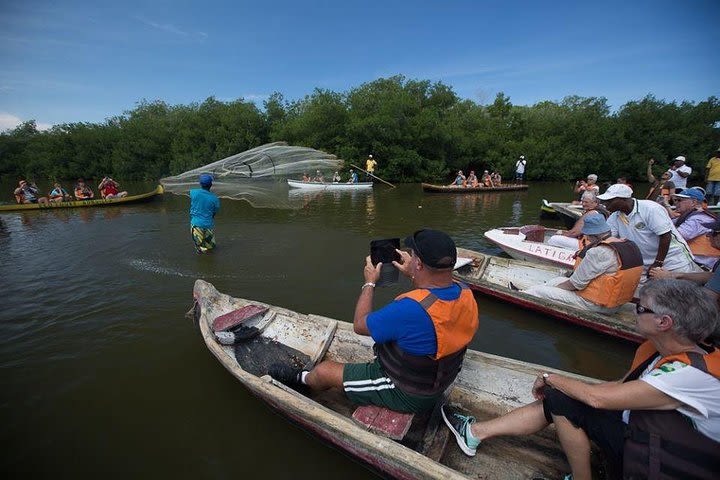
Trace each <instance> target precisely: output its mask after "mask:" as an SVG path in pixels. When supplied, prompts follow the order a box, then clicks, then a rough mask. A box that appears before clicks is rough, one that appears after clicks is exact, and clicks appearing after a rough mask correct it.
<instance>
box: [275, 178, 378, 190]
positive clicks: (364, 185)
mask: <svg viewBox="0 0 720 480" xmlns="http://www.w3.org/2000/svg"><path fill="white" fill-rule="evenodd" d="M287 183H288V185H289V186H290V188H299V189H302V190H315V191H321V190H349V191H352V190H370V189H372V188H373V183H372V182H359V183H320V182H303V181H301V180H290V179H288V181H287Z"/></svg>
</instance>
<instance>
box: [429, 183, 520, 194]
mask: <svg viewBox="0 0 720 480" xmlns="http://www.w3.org/2000/svg"><path fill="white" fill-rule="evenodd" d="M422 189H423V191H425V192H434V193H490V192H513V191H516V190H527V189H528V185H505V186H502V187H456V186H454V185H451V186H448V185H433V184H431V183H423V184H422Z"/></svg>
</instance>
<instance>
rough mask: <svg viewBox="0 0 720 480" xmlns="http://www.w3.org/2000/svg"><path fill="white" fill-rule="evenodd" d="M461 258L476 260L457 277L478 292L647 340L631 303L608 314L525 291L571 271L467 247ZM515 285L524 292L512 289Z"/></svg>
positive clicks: (621, 335)
mask: <svg viewBox="0 0 720 480" xmlns="http://www.w3.org/2000/svg"><path fill="white" fill-rule="evenodd" d="M458 256H461V257H465V258H471V259H472V260H473V261H472V263H470V264H468V265H466V266H465V267H462V268H460V269H458V270H456V271H455V272H454V277H455V278H456V279H458V280H461V281H463V282H465V283H467V284H468V285H469V286H470V288H471V289H473V290H475V291H477V292H480V293H482V294H485V295H489V296H492V297H495V298H497V299H499V300H502V301H505V302H509V303H512V304H515V305H518V306H520V307H523V308H527V309H529V310H535V311H537V312H540V313H544V314H546V315H548V316H550V317H553V318H557V319H560V320H565V321H568V322H571V323H574V324H576V325H580V326H583V327H587V328H590V329H593V330H596V331H598V332H601V333H605V334H607V335H612V336H614V337H618V338H623V339H625V340H630V341H632V342H636V343H641V342H642V341H643V338H642V337H641V336H640V335H638V334H637V332H636V331H635V309H634V305H633V304H631V303H628V304H625V305H623V306H622V307H621V308H620V310H618V312H616V313H615V314H612V315H605V314H602V313H595V312H589V311H587V310H583V309H579V308H576V307H571V306H569V305H565V304H564V303H559V302H554V301H551V300H545V299H541V298H537V297H533V296H531V295H528V294H526V293H523V292H522V290H523V289H526V288H529V287H531V286H533V285H540V284H544V283H545V282H547V281H548V280H550V279H552V278H555V277H558V276H561V275H566V274H567V273H568V272H569V270H568V269H567V268H560V267H553V266H549V265H542V264H539V263H532V262H525V261H522V260H516V259H514V258H503V257H497V256H494V255H486V254H483V253H478V252H474V251H472V250H466V249H464V248H458ZM511 282H512V284H513V286H515V287H516V288H518V289H520V291H518V290H514V289H512V288H511V286H510V283H511Z"/></svg>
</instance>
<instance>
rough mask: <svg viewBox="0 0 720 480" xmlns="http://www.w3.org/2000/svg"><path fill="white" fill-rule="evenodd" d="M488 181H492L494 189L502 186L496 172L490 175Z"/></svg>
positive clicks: (500, 178)
mask: <svg viewBox="0 0 720 480" xmlns="http://www.w3.org/2000/svg"><path fill="white" fill-rule="evenodd" d="M490 180H491V181H492V184H493V186H494V187H499V186H500V185H502V177H501V176H500V174H499V173H498V172H493V173H491V174H490Z"/></svg>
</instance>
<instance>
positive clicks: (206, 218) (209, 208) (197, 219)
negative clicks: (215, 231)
mask: <svg viewBox="0 0 720 480" xmlns="http://www.w3.org/2000/svg"><path fill="white" fill-rule="evenodd" d="M218 210H220V199H219V198H218V197H217V195H215V194H214V193H211V192H210V191H209V190H205V189H204V188H195V189H193V190H190V225H192V226H193V227H200V228H213V227H214V226H215V220H214V218H215V214H216V213H217V211H218Z"/></svg>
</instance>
